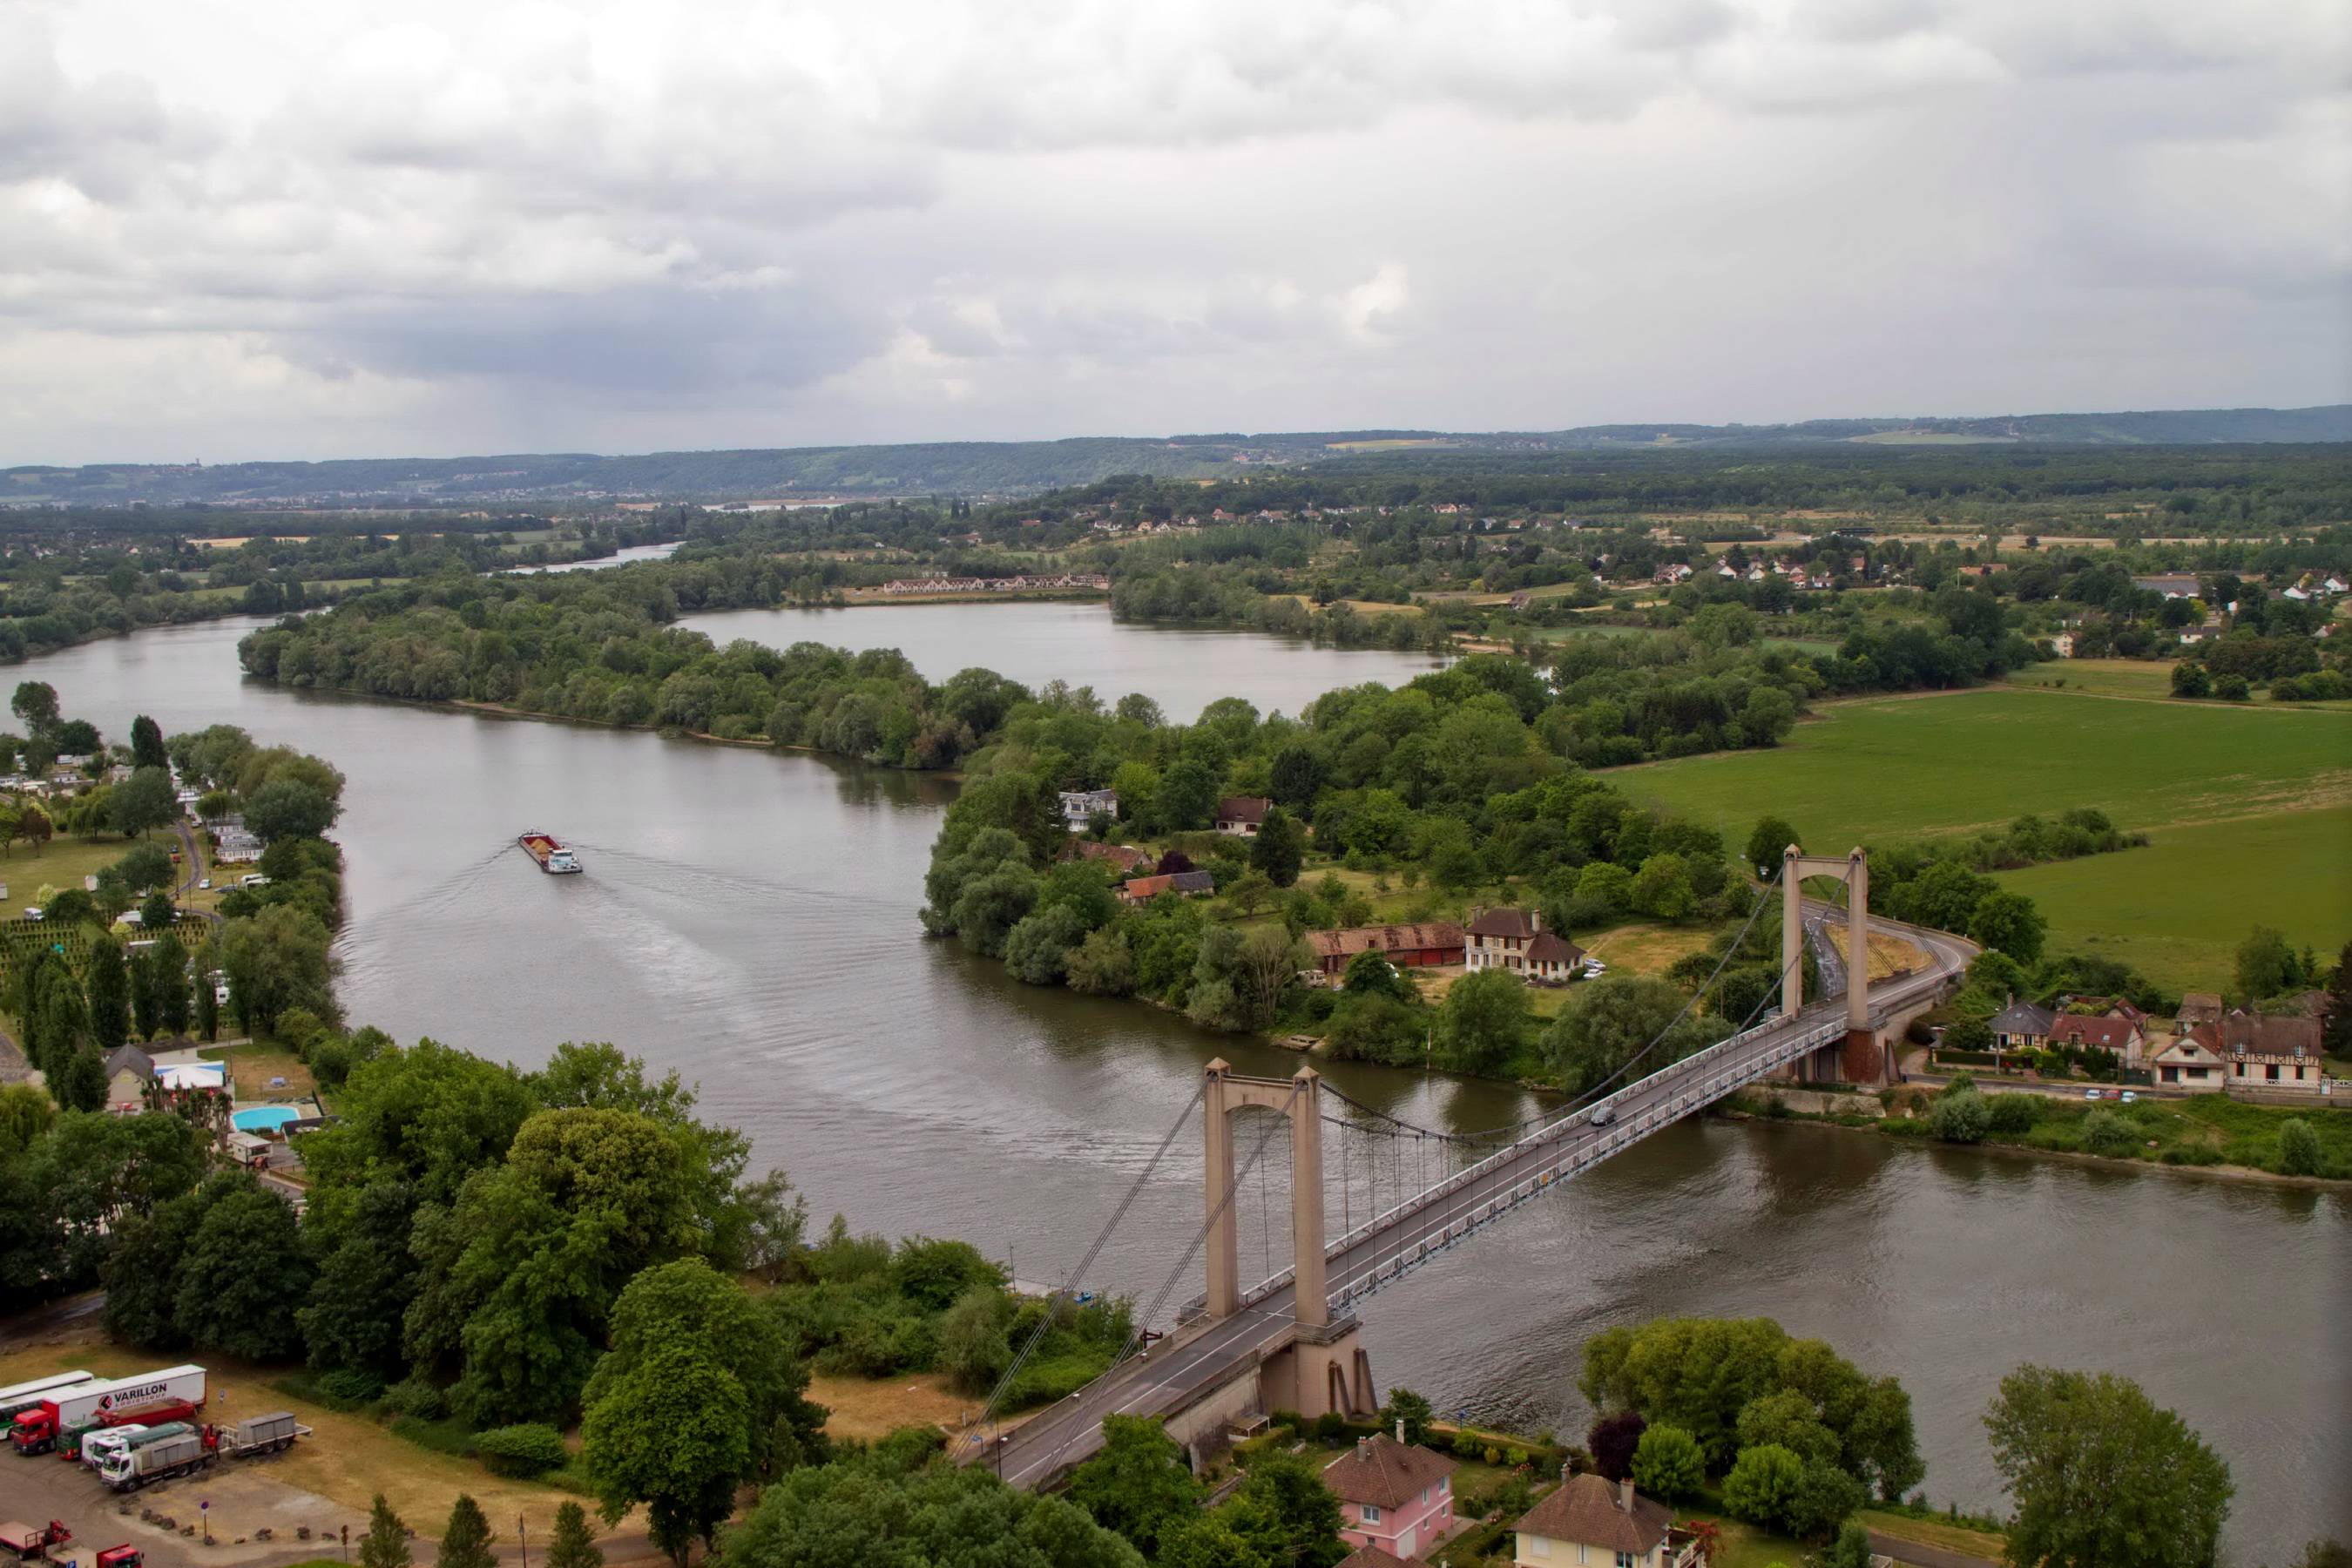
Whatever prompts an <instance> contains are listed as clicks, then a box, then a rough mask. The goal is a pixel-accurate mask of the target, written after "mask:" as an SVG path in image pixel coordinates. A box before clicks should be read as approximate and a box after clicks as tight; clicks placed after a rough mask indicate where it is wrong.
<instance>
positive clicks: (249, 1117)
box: [229, 1105, 302, 1132]
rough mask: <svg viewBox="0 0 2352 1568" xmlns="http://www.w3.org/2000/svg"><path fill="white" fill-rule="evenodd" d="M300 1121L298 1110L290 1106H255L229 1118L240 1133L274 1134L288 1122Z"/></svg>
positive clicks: (300, 1113)
mask: <svg viewBox="0 0 2352 1568" xmlns="http://www.w3.org/2000/svg"><path fill="white" fill-rule="evenodd" d="M301 1119H302V1112H301V1110H300V1108H299V1107H297V1106H291V1105H257V1106H255V1107H254V1108H253V1109H252V1110H240V1111H238V1112H237V1113H236V1115H234V1116H232V1117H230V1118H229V1120H230V1121H234V1122H236V1130H237V1131H240V1132H275V1131H278V1129H279V1128H281V1127H283V1126H285V1125H286V1124H287V1123H288V1122H289V1121H300V1120H301Z"/></svg>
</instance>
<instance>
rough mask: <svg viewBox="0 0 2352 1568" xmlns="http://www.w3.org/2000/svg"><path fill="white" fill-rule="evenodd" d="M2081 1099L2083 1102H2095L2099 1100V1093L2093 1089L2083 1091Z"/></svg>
mask: <svg viewBox="0 0 2352 1568" xmlns="http://www.w3.org/2000/svg"><path fill="white" fill-rule="evenodd" d="M2083 1098H2084V1100H2096V1099H2098V1098H2099V1091H2098V1089H2095V1088H2093V1089H2084V1091H2083Z"/></svg>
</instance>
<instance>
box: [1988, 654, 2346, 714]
mask: <svg viewBox="0 0 2352 1568" xmlns="http://www.w3.org/2000/svg"><path fill="white" fill-rule="evenodd" d="M2009 683H2010V684H2011V686H2025V687H2032V688H2035V689H2041V690H2045V691H2058V690H2064V691H2069V692H2081V693H2084V694H2086V695H2088V696H2092V697H2139V698H2145V699H2147V700H2149V701H2151V702H2166V703H2175V702H2177V703H2179V705H2180V706H2182V707H2184V708H2185V707H2189V706H2191V705H2192V704H2190V703H2189V702H2186V701H2182V700H2180V699H2179V698H2176V697H2174V696H2173V695H2172V665H2171V664H2170V662H2168V661H2164V660H2151V659H2144V658H2069V659H2061V660H2059V661H2058V662H2057V663H2055V664H2036V665H2031V666H2028V667H2027V668H2024V669H2021V670H2019V671H2018V672H2017V673H2016V674H2014V675H2012V676H2011V677H2010V678H2009ZM2258 700H2260V701H2262V702H2268V701H2269V700H2270V698H2269V697H2268V696H2267V695H2264V696H2263V697H2261V698H2259V699H2258ZM2202 701H2203V702H2204V703H2205V704H2206V705H2209V706H2221V700H2220V699H2218V698H2206V699H2203V700H2202ZM2293 706H2295V707H2303V708H2310V709H2314V710H2318V711H2321V712H2328V711H2334V712H2339V713H2342V712H2352V702H2305V703H2296V704H2293Z"/></svg>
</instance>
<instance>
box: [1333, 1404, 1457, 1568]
mask: <svg viewBox="0 0 2352 1568" xmlns="http://www.w3.org/2000/svg"><path fill="white" fill-rule="evenodd" d="M1454 1468H1455V1465H1454V1461H1453V1460H1452V1459H1449V1458H1445V1457H1444V1455H1443V1454H1433V1453H1431V1452H1430V1451H1429V1450H1428V1449H1427V1448H1418V1447H1413V1446H1412V1444H1410V1443H1401V1442H1399V1441H1398V1440H1397V1439H1395V1438H1394V1437H1391V1436H1388V1435H1387V1434H1386V1433H1382V1434H1381V1435H1380V1436H1373V1437H1365V1438H1362V1439H1360V1440H1359V1441H1358V1442H1357V1444H1356V1447H1355V1448H1354V1449H1353V1450H1352V1451H1350V1452H1349V1453H1345V1454H1342V1455H1340V1456H1339V1458H1336V1459H1334V1460H1332V1461H1331V1462H1330V1463H1329V1464H1328V1465H1326V1466H1324V1467H1323V1484H1324V1485H1325V1486H1326V1487H1328V1488H1329V1489H1331V1494H1332V1495H1333V1496H1334V1497H1336V1498H1338V1499H1339V1513H1340V1524H1339V1539H1340V1540H1342V1541H1344V1542H1347V1543H1348V1544H1349V1546H1353V1547H1363V1546H1370V1547H1373V1548H1376V1549H1378V1550H1379V1551H1381V1552H1388V1553H1390V1554H1391V1556H1395V1557H1401V1558H1411V1557H1412V1555H1413V1554H1414V1553H1415V1552H1420V1551H1422V1550H1423V1548H1425V1547H1429V1546H1433V1545H1435V1544H1436V1543H1437V1542H1440V1541H1442V1540H1444V1538H1445V1535H1446V1532H1447V1531H1451V1530H1452V1529H1453V1528H1454V1485H1453V1474H1454Z"/></svg>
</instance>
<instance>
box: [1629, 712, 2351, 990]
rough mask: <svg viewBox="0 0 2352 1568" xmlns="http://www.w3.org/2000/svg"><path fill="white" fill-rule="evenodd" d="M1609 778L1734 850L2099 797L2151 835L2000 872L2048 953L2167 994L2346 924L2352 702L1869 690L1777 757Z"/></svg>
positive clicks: (1927, 826) (1940, 824)
mask: <svg viewBox="0 0 2352 1568" xmlns="http://www.w3.org/2000/svg"><path fill="white" fill-rule="evenodd" d="M1612 782H1615V783H1617V784H1620V786H1621V787H1623V788H1625V789H1627V790H1628V791H1630V792H1631V793H1632V794H1633V795H1635V796H1636V797H1637V798H1639V799H1643V800H1647V801H1654V802H1656V803H1658V804H1659V805H1664V806H1668V807H1671V808H1672V809H1674V810H1676V811H1679V812H1682V813H1685V814H1686V815H1688V816H1694V817H1696V818H1697V819H1698V820H1700V821H1702V822H1706V823H1708V824H1710V825H1714V826H1720V828H1721V829H1722V831H1723V834H1724V837H1725V841H1726V842H1727V844H1729V845H1733V846H1737V845H1739V844H1742V843H1744V842H1745V841H1746V839H1747V836H1748V830H1749V828H1750V827H1751V826H1753V825H1754V823H1755V821H1756V819H1757V818H1758V817H1759V816H1764V815H1766V814H1768V813H1769V814H1771V815H1774V816H1781V817H1784V818H1786V819H1787V820H1788V821H1789V822H1790V823H1791V824H1792V825H1794V826H1795V827H1796V829H1797V831H1798V833H1799V835H1800V836H1801V837H1802V838H1803V839H1804V840H1805V842H1806V844H1807V845H1808V846H1809V847H1811V848H1813V849H1815V850H1818V851H1826V852H1829V853H1837V852H1840V851H1843V850H1844V849H1845V848H1847V847H1849V846H1851V845H1853V844H1856V843H1860V842H1864V841H1872V840H1875V841H1878V842H1885V841H1887V840H1890V839H1900V838H1906V837H1933V836H1936V835H1938V834H1944V833H1951V832H1959V831H1965V830H1970V829H1975V828H1979V827H1990V826H2001V825H2004V824H2006V823H2008V822H2010V821H2011V820H2013V819H2014V818H2016V817H2018V816H2022V815H2024V814H2026V813H2029V812H2031V813H2037V814H2040V815H2042V816H2056V815H2057V814H2059V813H2061V812H2063V811H2065V810H2066V809H2068V808H2069V807H2071V806H2077V805H2092V806H2097V807H2099V808H2101V809H2102V810H2104V811H2105V812H2106V813H2107V814H2108V815H2109V816H2111V817H2113V819H2114V820H2115V823H2116V826H2118V827H2120V828H2123V829H2125V830H2126V831H2144V832H2147V833H2149V834H2150V835H2151V836H2152V837H2154V840H2155V842H2154V843H2153V844H2152V845H2151V846H2149V847H2147V848H2139V849H2127V850H2124V851H2122V852H2121V853H2118V854H2114V855H2103V856H2095V857H2093V858H2090V859H2087V860H2080V861H2074V862H2069V863H2063V864H2059V865H2051V866H2042V867H2035V868H2031V869H2028V870H2024V871H2016V872H2010V873H2006V874H2005V878H2006V879H2008V880H2010V881H2011V885H2013V886H2015V887H2017V888H2018V889H2021V891H2025V892H2030V893H2032V894H2033V895H2034V896H2035V897H2036V898H2037V900H2041V901H2042V910H2043V912H2044V913H2045V914H2046V915H2047V916H2048V917H2049V919H2050V921H2051V935H2052V940H2053V944H2054V945H2055V946H2057V947H2058V948H2060V949H2062V950H2063V949H2067V948H2073V947H2076V946H2083V947H2084V950H2085V951H2095V952H2106V953H2107V954H2108V955H2110V956H2114V957H2119V958H2125V959H2127V960H2128V961H2129V962H2131V963H2134V964H2136V965H2137V966H2139V967H2141V968H2143V969H2144V970H2145V972H2146V973H2148V974H2149V975H2150V977H2151V978H2155V979H2157V980H2158V982H2159V983H2160V984H2163V985H2164V986H2166V988H2168V989H2180V988H2189V989H2196V988H2201V987H2204V986H2208V985H2210V984H2212V983H2214V982H2215V981H2216V980H2217V979H2218V978H2219V977H2220V976H2221V975H2223V974H2226V973H2227V971H2228V967H2229V963H2230V955H2231V951H2232V950H2233V949H2234V948H2235V946H2236V944H2237V943H2238V942H2240V941H2241V940H2242V939H2243V937H2244V936H2245V934H2246V931H2247V928H2248V927H2249V926H2251V925H2252V924H2254V923H2255V922H2256V921H2261V922H2263V923H2264V924H2269V925H2274V926H2277V927H2279V928H2280V929H2281V930H2283V931H2287V932H2288V934H2289V935H2290V936H2291V937H2292V938H2293V939H2294V941H2295V942H2298V943H2301V942H2309V943H2311V944H2312V945H2313V946H2315V947H2320V948H2333V947H2335V946H2336V945H2338V944H2340V943H2341V942H2343V941H2344V940H2345V938H2346V937H2347V936H2352V893H2347V889H2352V722H2347V715H2345V714H2343V713H2340V712H2330V711H2326V710H2314V709H2308V708H2300V707H2297V708H2271V707H2268V706H2263V705H2257V706H2254V707H2237V706H2234V705H2222V704H2209V703H2171V702H2160V703H2159V702H2133V701H2115V700H2107V699H2103V698H2099V697H2094V696H2089V695H2076V694H2075V693H2074V691H2072V690H2071V689H2070V690H2056V689H2052V690H2034V689H2018V688H2015V687H2007V688H1991V689H1979V690H1973V691H1962V692H1952V693H1946V694H1939V695H1936V696H1926V697H1907V698H1867V699H1861V700H1854V701H1850V702H1837V703H1831V704H1827V705H1825V706H1823V707H1822V709H1821V710H1820V711H1819V712H1818V713H1817V714H1816V715H1815V716H1814V717H1812V718H1811V719H1808V720H1807V721H1804V722H1803V723H1801V724H1800V725H1799V726H1798V727H1797V730H1796V731H1795V732H1794V734H1792V735H1791V736H1790V740H1789V742H1788V743H1787V744H1786V745H1783V746H1781V747H1779V748H1777V749H1776V750H1772V751H1750V752H1726V753H1720V754H1717V755H1712V756H1704V757H1690V758H1685V759H1682V760H1679V761H1675V762H1668V763H1653V764H1650V765H1647V766H1644V767H1640V768H1631V769H1625V770H1622V771H1620V772H1618V773H1615V774H1614V775H1613V777H1612ZM2094 943H2095V945H2090V944H2094Z"/></svg>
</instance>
